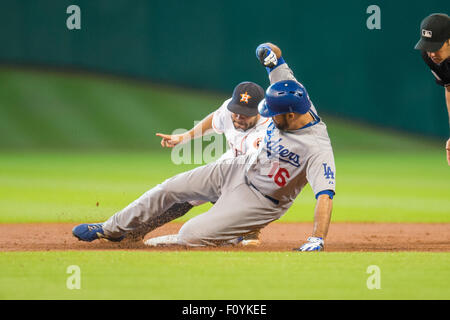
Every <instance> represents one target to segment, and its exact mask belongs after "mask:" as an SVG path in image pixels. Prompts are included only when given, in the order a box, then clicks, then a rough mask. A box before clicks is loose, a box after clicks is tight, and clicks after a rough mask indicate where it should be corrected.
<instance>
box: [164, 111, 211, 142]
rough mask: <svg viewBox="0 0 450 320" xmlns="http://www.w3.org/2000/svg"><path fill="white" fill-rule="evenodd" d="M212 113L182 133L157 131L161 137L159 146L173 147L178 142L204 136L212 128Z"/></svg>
mask: <svg viewBox="0 0 450 320" xmlns="http://www.w3.org/2000/svg"><path fill="white" fill-rule="evenodd" d="M213 115H214V113H211V114H209V115H208V116H206V117H205V118H204V119H203V120H202V121H200V122H199V123H198V124H197V125H196V126H195V127H193V128H192V129H191V130H189V131H188V132H186V133H183V134H163V133H157V134H156V135H157V136H158V137H161V138H162V139H161V146H162V147H167V148H173V147H175V146H176V145H177V144H179V143H182V142H183V143H184V142H187V141H189V140H191V139H196V138H200V137H202V136H204V135H205V134H207V133H209V131H211V130H212V119H213Z"/></svg>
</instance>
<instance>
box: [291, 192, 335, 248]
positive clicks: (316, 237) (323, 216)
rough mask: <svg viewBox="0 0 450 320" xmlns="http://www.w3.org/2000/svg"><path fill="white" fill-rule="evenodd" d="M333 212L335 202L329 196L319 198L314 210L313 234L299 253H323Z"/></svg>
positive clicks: (322, 195)
mask: <svg viewBox="0 0 450 320" xmlns="http://www.w3.org/2000/svg"><path fill="white" fill-rule="evenodd" d="M332 210H333V200H332V199H331V198H330V196H329V195H328V194H321V195H320V196H319V197H318V198H317V203H316V208H315V210H314V228H313V234H312V236H311V237H309V238H308V242H307V243H305V244H304V245H302V246H301V247H300V248H298V249H296V250H298V251H322V250H323V245H324V240H325V238H326V236H327V233H328V227H329V225H330V221H331V212H332Z"/></svg>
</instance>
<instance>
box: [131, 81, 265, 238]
mask: <svg viewBox="0 0 450 320" xmlns="http://www.w3.org/2000/svg"><path fill="white" fill-rule="evenodd" d="M263 98H264V89H263V88H261V86H259V85H257V84H256V83H253V82H242V83H240V84H238V85H237V86H236V87H235V88H234V90H233V94H232V97H231V98H229V99H227V100H226V101H224V102H223V103H222V105H221V107H220V108H218V109H217V110H216V111H215V112H212V113H210V114H209V115H208V116H206V117H205V118H204V119H203V120H202V121H200V122H199V123H198V124H197V125H196V126H195V127H194V128H192V129H191V130H189V131H188V132H186V133H184V134H177V135H168V134H162V133H157V134H156V135H157V136H159V137H161V138H162V140H161V146H162V147H169V148H172V147H174V146H176V145H177V144H180V143H186V142H188V141H190V140H191V139H195V138H200V137H202V136H204V135H206V134H208V133H210V132H212V131H214V132H216V133H218V134H224V135H225V138H226V139H227V142H228V146H229V149H228V151H227V152H225V153H224V154H223V155H222V156H221V157H220V158H219V159H218V160H217V161H224V160H226V159H232V158H234V157H237V156H239V155H243V154H248V153H251V152H255V151H256V150H257V149H258V146H259V143H260V141H261V139H262V138H263V137H264V134H265V132H266V129H267V125H268V123H269V121H268V118H263V117H261V116H260V115H259V113H258V104H259V102H260V101H261V100H262V99H263ZM205 202H206V201H198V200H192V201H188V202H183V203H175V204H174V205H172V206H171V207H170V208H169V209H168V210H167V211H165V212H164V213H163V214H161V215H159V216H158V217H157V218H155V219H151V220H150V221H149V222H147V223H145V224H143V225H141V226H140V227H139V228H138V229H136V230H133V231H132V232H130V233H129V234H127V238H132V239H134V240H139V239H142V238H143V237H144V236H145V235H146V234H147V233H149V232H151V231H152V230H154V229H156V228H158V227H160V226H162V225H164V224H166V223H168V222H170V221H173V220H175V219H177V218H179V217H181V216H183V215H185V214H186V213H187V212H188V211H189V210H190V209H191V208H192V207H193V206H198V205H201V204H203V203H205ZM241 244H242V245H244V246H247V245H259V244H260V240H259V233H258V232H254V233H252V234H249V235H247V236H246V237H245V238H243V240H242V241H241Z"/></svg>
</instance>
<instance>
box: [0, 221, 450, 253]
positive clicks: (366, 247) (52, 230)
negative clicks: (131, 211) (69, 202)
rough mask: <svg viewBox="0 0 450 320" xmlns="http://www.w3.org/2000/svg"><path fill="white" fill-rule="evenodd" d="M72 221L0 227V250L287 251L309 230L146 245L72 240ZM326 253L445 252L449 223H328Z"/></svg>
mask: <svg viewBox="0 0 450 320" xmlns="http://www.w3.org/2000/svg"><path fill="white" fill-rule="evenodd" d="M75 225H76V224H74V223H63V224H59V223H33V224H0V251H51V250H52V251H53V250H58V251H60V250H157V251H165V250H167V251H173V250H197V251H198V250H209V251H210V250H214V251H242V250H244V251H291V250H292V249H293V248H295V247H299V246H300V245H301V244H302V243H303V242H304V241H305V239H306V238H307V237H308V236H309V235H310V233H311V231H312V224H311V223H272V224H270V225H268V226H267V227H266V228H264V229H263V230H262V232H261V237H260V238H261V241H262V244H261V245H260V246H257V247H242V246H225V247H209V248H186V247H183V246H171V247H158V248H150V247H146V246H145V245H144V244H143V243H142V242H141V241H139V242H131V241H122V242H120V243H112V242H106V241H94V242H91V243H88V242H82V241H79V240H77V239H76V238H74V237H73V236H72V232H71V230H72V228H73V227H74V226H75ZM181 226H182V223H169V224H166V225H165V226H163V227H161V228H159V229H157V230H154V231H153V232H151V233H149V234H147V236H146V237H145V238H146V239H147V238H151V237H155V236H160V235H166V234H173V233H177V231H178V230H179V229H180V227H181ZM325 250H326V251H341V252H342V251H363V252H368V251H435V252H448V251H450V223H426V224H425V223H332V224H331V226H330V230H329V233H328V237H327V241H326V246H325Z"/></svg>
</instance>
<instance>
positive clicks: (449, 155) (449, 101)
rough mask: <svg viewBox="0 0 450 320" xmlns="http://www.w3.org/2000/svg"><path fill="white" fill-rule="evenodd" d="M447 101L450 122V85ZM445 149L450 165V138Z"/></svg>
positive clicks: (446, 88) (447, 88) (446, 96)
mask: <svg viewBox="0 0 450 320" xmlns="http://www.w3.org/2000/svg"><path fill="white" fill-rule="evenodd" d="M445 102H446V103H447V111H448V118H449V123H450V86H447V87H445ZM445 149H446V151H447V163H448V165H449V166H450V139H448V140H447V144H446V145H445Z"/></svg>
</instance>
